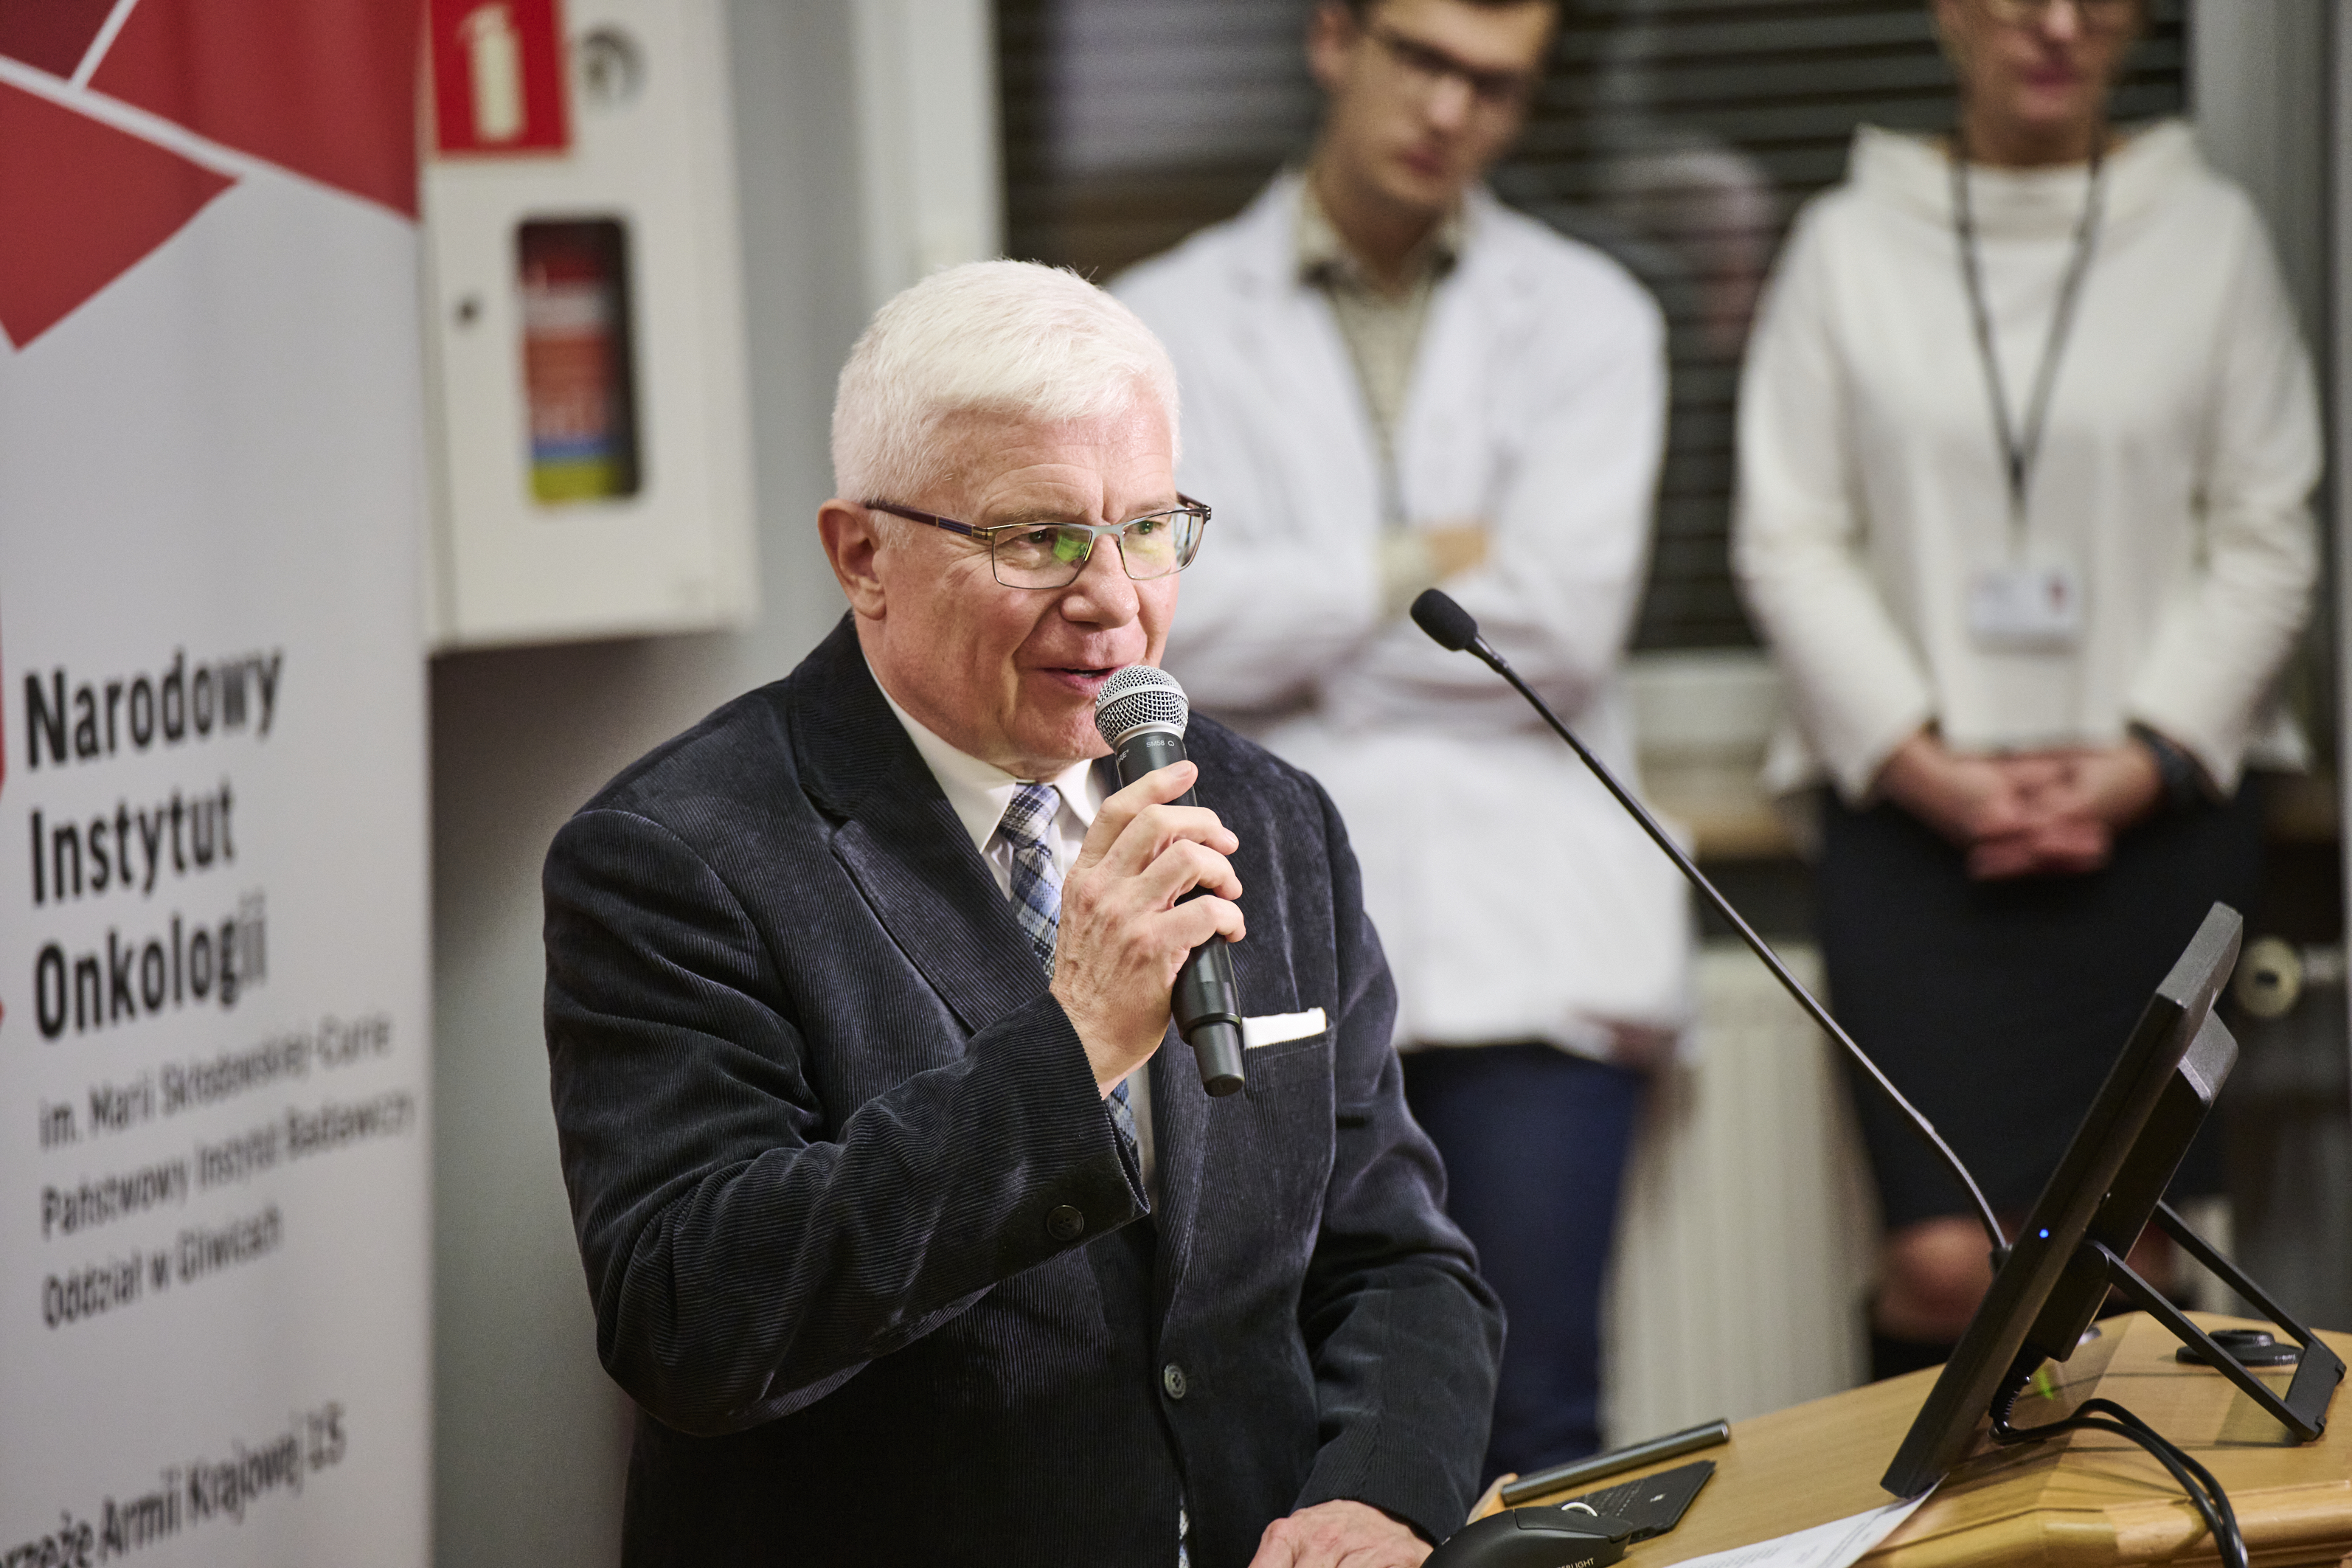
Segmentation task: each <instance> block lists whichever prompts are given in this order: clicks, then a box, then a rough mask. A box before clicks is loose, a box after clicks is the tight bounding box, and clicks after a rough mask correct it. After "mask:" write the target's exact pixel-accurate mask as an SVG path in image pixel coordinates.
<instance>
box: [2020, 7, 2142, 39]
mask: <svg viewBox="0 0 2352 1568" xmlns="http://www.w3.org/2000/svg"><path fill="white" fill-rule="evenodd" d="M2072 3H2073V5H2074V16H2075V18H2076V19H2077V20H2078V21H2079V22H2080V23H2081V24H2082V27H2083V30H2084V32H2086V33H2120V32H2123V31H2125V30H2126V29H2127V28H2131V27H2136V26H2138V25H2139V7H2140V0H2072ZM2057 8H2058V0H1986V5H1985V9H1986V10H1987V11H1989V12H1990V13H1991V15H1992V19H1993V20H1994V21H1996V22H1998V23H2000V25H2001V26H2005V27H2039V26H2044V25H2046V24H2047V23H2048V22H2049V20H2050V13H2051V12H2053V11H2054V10H2056V9H2057Z"/></svg>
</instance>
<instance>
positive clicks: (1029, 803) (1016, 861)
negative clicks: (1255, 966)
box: [996, 784, 1142, 1169]
mask: <svg viewBox="0 0 2352 1568" xmlns="http://www.w3.org/2000/svg"><path fill="white" fill-rule="evenodd" d="M1061 806H1062V795H1061V792H1060V791H1059V790H1056V789H1055V787H1054V786H1053V785H1052V784H1023V785H1022V786H1021V788H1020V790H1019V792H1018V793H1016V794H1015V795H1013V803H1012V804H1011V805H1007V806H1006V807H1005V808H1004V816H1003V820H1001V821H1000V822H998V823H997V825H996V831H997V832H999V833H1000V834H1003V836H1004V842H1005V843H1006V844H1008V845H1010V846H1012V847H1013V877H1012V886H1011V887H1010V888H1009V889H1007V894H1008V896H1009V897H1010V898H1011V899H1012V900H1013V918H1014V919H1015V920H1017V921H1020V922H1021V931H1022V933H1023V934H1024V935H1025V936H1026V937H1028V939H1029V948H1030V951H1031V952H1034V953H1035V954H1036V955H1037V962H1038V963H1040V964H1042V965H1044V966H1045V973H1047V974H1049V975H1050V974H1052V973H1054V933H1055V930H1056V928H1057V927H1058V926H1059V924H1060V922H1061V919H1062V879H1061V874H1060V872H1058V871H1057V870H1056V869H1055V866H1054V851H1053V847H1052V846H1050V845H1049V844H1047V843H1046V841H1045V833H1046V829H1048V828H1049V827H1051V826H1053V822H1054V814H1055V812H1056V811H1059V810H1060V809H1061ZM1103 1104H1104V1105H1105V1107H1107V1108H1108V1110H1109V1111H1110V1121H1111V1125H1112V1126H1113V1127H1115V1128H1117V1129H1118V1140H1119V1142H1121V1143H1123V1144H1125V1145H1126V1147H1127V1156H1128V1158H1129V1160H1130V1161H1134V1162H1137V1163H1138V1165H1137V1168H1138V1169H1140V1168H1141V1165H1140V1161H1141V1159H1142V1155H1141V1153H1140V1152H1139V1145H1138V1144H1137V1142H1136V1139H1135V1107H1134V1106H1133V1105H1132V1104H1130V1103H1129V1100H1128V1095H1127V1080H1126V1079H1120V1080H1119V1081H1118V1084H1117V1085H1116V1086H1114V1087H1113V1088H1112V1089H1111V1091H1110V1095H1109V1098H1108V1099H1107V1100H1104V1101H1103Z"/></svg>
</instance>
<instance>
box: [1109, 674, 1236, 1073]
mask: <svg viewBox="0 0 2352 1568" xmlns="http://www.w3.org/2000/svg"><path fill="white" fill-rule="evenodd" d="M1191 721H1192V704H1191V703H1189V702H1187V701H1186V700H1184V689H1183V688H1182V687H1181V686H1179V685H1177V684H1176V678H1175V677H1174V676H1172V675H1170V674H1169V673H1168V672H1167V671H1165V670H1161V669H1154V668H1151V666H1150V665H1148V664H1130V665H1129V666H1128V667H1127V668H1124V669H1118V670H1114V671H1112V672H1111V677H1110V679H1108V680H1106V681H1104V682H1103V688H1102V689H1101V690H1100V691H1097V693H1095V728H1096V729H1097V730H1099V731H1102V738H1103V739H1104V740H1106V741H1108V742H1110V749H1111V752H1112V754H1113V756H1114V757H1115V758H1116V760H1117V762H1118V782H1119V783H1120V784H1133V783H1134V782H1135V781H1136V780H1138V779H1139V778H1141V777H1142V776H1143V775H1144V774H1146V773H1150V772H1152V771H1154V770H1155V769H1159V768H1164V767H1166V766H1167V765H1168V764H1169V763H1181V762H1182V761H1183V760H1184V727H1185V725H1186V724H1188V723H1189V722H1191ZM1175 804H1177V805H1198V804H1199V802H1198V801H1197V800H1196V799H1195V798H1194V795H1193V792H1192V791H1191V790H1189V789H1188V790H1186V791H1185V792H1184V794H1183V795H1182V796H1181V798H1180V799H1178V800H1177V802H1176V803H1175ZM1168 1010H1169V1011H1170V1012H1171V1013H1172V1014H1173V1015H1175V1018H1176V1032H1177V1033H1178V1034H1180V1035H1181V1036H1183V1037H1184V1043H1185V1044H1187V1045H1189V1046H1191V1047H1192V1059H1193V1060H1194V1062H1195V1063H1196V1064H1198V1066H1199V1067H1200V1069H1201V1087H1202V1089H1207V1090H1208V1091H1209V1092H1210V1093H1211V1094H1213V1095H1227V1094H1231V1093H1233V1092H1234V1090H1236V1089H1240V1088H1241V1087H1242V1084H1243V1072H1242V994H1241V988H1240V987H1239V986H1237V985H1235V984H1234V960H1233V954H1231V953H1230V952H1226V951H1225V939H1224V938H1223V937H1221V936H1213V937H1211V938H1210V939H1209V940H1208V941H1206V942H1202V944H1201V945H1200V946H1198V947H1196V948H1194V949H1193V950H1192V955H1191V956H1190V957H1188V958H1186V959H1185V960H1184V967H1183V968H1181V969H1180V970H1178V971H1177V972H1176V984H1175V986H1174V988H1173V989H1172V990H1171V992H1170V993H1169V996H1168Z"/></svg>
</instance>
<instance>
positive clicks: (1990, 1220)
mask: <svg viewBox="0 0 2352 1568" xmlns="http://www.w3.org/2000/svg"><path fill="white" fill-rule="evenodd" d="M1412 624H1413V625H1415V626H1419V627H1420V628H1421V629H1422V630H1423V631H1424V632H1427V633H1428V634H1429V637H1430V640H1431V641H1433V642H1434V643H1435V644H1437V646H1438V647H1442V648H1444V649H1446V650H1447V651H1448V652H1452V653H1464V652H1467V653H1470V654H1473V655H1475V656H1476V657H1477V658H1479V659H1480V660H1481V661H1482V662H1484V663H1485V664H1486V667H1487V668H1490V669H1492V670H1493V671H1494V672H1495V673H1496V674H1497V675H1499V676H1501V677H1502V678H1503V679H1505V680H1507V681H1509V682H1510V683H1511V687H1512V689H1514V690H1516V691H1517V693H1518V694H1519V695H1520V696H1522V697H1524V698H1526V699H1527V700H1528V705H1529V706H1531V707H1532V708H1534V709H1535V710H1536V711H1537V712H1538V713H1540V714H1542V715H1543V721H1544V722H1545V723H1547V724H1549V725H1550V726H1551V727H1552V731H1553V732H1554V733H1556V734H1558V735H1559V738H1560V739H1561V740H1563V741H1566V742H1568V743H1569V745H1570V748H1571V749H1573V750H1574V751H1575V752H1576V754H1577V755H1578V756H1579V757H1580V758H1581V759H1583V762H1584V765H1585V766H1586V767H1588V768H1590V769H1591V770H1592V776H1593V777H1595V778H1597V779H1599V780H1600V781H1601V784H1602V786H1603V787H1604V788H1606V789H1607V790H1608V791H1609V793H1610V794H1611V795H1615V796H1616V797H1617V804H1618V805H1622V806H1623V807H1624V808H1625V809H1626V810H1627V811H1628V812H1630V813H1632V814H1633V820H1634V821H1636V822H1638V823H1640V824H1641V825H1642V831H1643V832H1644V833H1646V834H1648V835H1649V836H1650V841H1651V842H1652V843H1654V844H1655V845H1656V846H1657V847H1659V848H1661V849H1663V850H1664V851H1665V854H1666V858H1667V859H1669V860H1672V861H1673V862H1674V863H1675V868H1676V869H1678V870H1680V871H1681V872H1682V874H1683V875H1684V876H1685V877H1686V878H1688V879H1690V885H1691V886H1692V887H1694V888H1696V889H1698V890H1699V891H1700V893H1702V894H1703V895H1705V896H1706V901H1707V902H1708V903H1710V904H1713V905H1714V906H1715V909H1716V912H1717V914H1720V915H1721V916H1722V917H1723V918H1724V919H1725V920H1727V921H1730V922H1731V929H1732V930H1734V931H1738V933H1739V937H1740V940H1741V941H1743V942H1746V943H1747V944H1748V950H1749V951H1750V952H1754V953H1755V954H1756V956H1757V957H1758V958H1759V959H1762V960H1763V961H1764V967H1765V968H1767V969H1769V970H1770V971H1771V972H1772V978H1773V979H1775V980H1778V981H1779V982H1780V985H1781V988H1782V989H1783V990H1785V991H1787V992H1788V993H1789V994H1790V995H1791V996H1793V997H1795V998H1796V1000H1797V1005H1798V1006H1800V1007H1802V1008H1803V1009H1804V1010H1805V1013H1806V1016H1808V1017H1810V1018H1811V1019H1812V1021H1813V1022H1814V1023H1816V1024H1819V1025H1820V1026H1822V1031H1823V1032H1824V1033H1826V1034H1827V1035H1828V1036H1829V1037H1830V1038H1831V1039H1833V1040H1835V1041H1836V1042H1837V1043H1838V1044H1839V1045H1841V1046H1843V1047H1845V1052H1846V1055H1848V1056H1850V1057H1852V1058H1853V1059H1854V1061H1855V1063H1856V1064H1857V1065H1859V1066H1860V1067H1861V1068H1862V1070H1863V1071H1864V1073H1866V1074H1868V1075H1869V1078H1870V1081H1871V1082H1873V1083H1874V1084H1876V1085H1877V1086H1878V1089H1879V1092H1881V1093H1882V1094H1884V1095H1885V1096H1886V1098H1887V1099H1888V1100H1891V1101H1893V1102H1894V1104H1895V1109H1896V1110H1900V1111H1902V1112H1903V1114H1904V1115H1905V1116H1906V1117H1907V1118H1909V1119H1910V1122H1911V1126H1912V1129H1913V1130H1914V1131H1916V1132H1917V1133H1918V1134H1919V1136H1920V1137H1922V1138H1924V1139H1926V1140H1927V1143H1928V1146H1929V1147H1930V1148H1932V1149H1934V1150H1935V1151H1936V1152H1937V1155H1938V1156H1940V1157H1941V1158H1942V1160H1943V1162H1944V1163H1945V1164H1946V1165H1948V1166H1949V1167H1951V1172H1952V1174H1953V1175H1955V1176H1957V1177H1958V1178H1959V1183H1960V1185H1961V1186H1963V1187H1966V1188H1967V1189H1968V1193H1969V1197H1971V1198H1973V1199H1974V1200H1975V1201H1976V1205H1977V1217H1978V1219H1979V1221H1981V1222H1982V1223H1983V1225H1984V1227H1985V1234H1986V1235H1988V1236H1990V1237H1992V1245H1993V1251H1994V1252H1995V1254H1997V1255H1999V1254H2005V1253H2006V1252H2007V1251H2008V1249H2009V1240H2008V1238H2007V1237H2004V1236H2002V1235H2001V1233H2000V1220H1999V1219H1997V1218H1995V1217H1994V1215H1993V1212H1992V1205H1990V1203H1987V1202H1986V1201H1985V1195H1984V1193H1983V1191H1982V1189H1980V1188H1979V1187H1978V1185H1977V1180H1976V1178H1975V1177H1974V1176H1971V1175H1969V1168H1968V1167H1967V1166H1966V1165H1963V1164H1961V1163H1960V1157H1959V1156H1958V1154H1955V1153H1953V1152H1952V1147H1951V1145H1950V1144H1948V1143H1947V1142H1944V1138H1943V1134H1942V1133H1940V1132H1937V1131H1936V1127H1935V1123H1933V1122H1931V1121H1928V1120H1927V1118H1926V1117H1925V1116H1923V1115H1921V1114H1920V1113H1919V1110H1918V1108H1917V1107H1916V1106H1915V1105H1913V1104H1912V1103H1911V1102H1910V1101H1909V1100H1906V1099H1904V1098H1903V1091H1902V1090H1901V1089H1896V1088H1895V1085H1894V1083H1893V1082H1892V1081H1890V1080H1889V1079H1888V1078H1887V1076H1886V1075H1885V1073H1883V1072H1881V1071H1879V1070H1878V1064H1877V1063H1876V1062H1874V1061H1872V1060H1871V1059H1870V1058H1869V1057H1868V1056H1867V1055H1866V1054H1865V1053H1864V1051H1863V1048H1862V1047H1860V1046H1858V1045H1856V1044H1854V1043H1853V1036H1851V1035H1849V1034H1847V1033H1846V1032H1845V1029H1844V1026H1842V1025H1841V1024H1839V1022H1838V1021H1837V1020H1836V1019H1835V1018H1832V1017H1831V1016H1830V1014H1829V1009H1828V1008H1826V1007H1824V1006H1822V1005H1821V1004H1820V1003H1819V1002H1816V1001H1814V1000H1813V994H1812V993H1811V992H1810V991H1808V990H1806V989H1805V987H1804V985H1803V984H1801V982H1800V981H1799V980H1798V979H1797V977H1796V976H1795V975H1794V974H1791V973H1789V966H1788V965H1787V964H1785V963H1781V962H1780V954H1779V953H1777V952H1773V951H1772V949H1771V947H1770V945H1769V943H1767V942H1765V940H1764V939H1763V938H1762V937H1760V936H1758V935H1757V934H1756V931H1755V930H1754V928H1753V927H1751V926H1749V925H1748V922H1747V921H1745V920H1743V919H1741V918H1740V914H1739V911H1738V910H1735V909H1733V908H1732V907H1731V900H1728V899H1727V898H1725V897H1724V896H1723V895H1722V894H1721V893H1718V892H1717V891H1716V890H1715V884H1714V883H1712V882H1710V881H1708V880H1707V879H1706V873H1705V872H1703V871H1701V870H1700V869H1699V868H1698V867H1697V866H1696V864H1695V863H1694V862H1693V861H1692V860H1691V858H1690V857H1689V856H1687V855H1685V854H1684V853H1683V849H1682V846H1681V845H1679V844H1676V843H1675V841H1674V839H1673V838H1671V837H1668V836H1667V834H1666V830H1665V829H1664V828H1663V827H1661V826H1658V821H1657V818H1655V817H1654V816H1651V815H1650V813H1649V811H1648V809H1647V808H1646V807H1644V806H1643V805H1642V803H1641V802H1640V801H1638V800H1635V799H1634V798H1633V792H1632V791H1630V790H1628V789H1627V788H1626V787H1625V786H1624V785H1623V784H1619V783H1618V782H1617V775H1616V774H1614V773H1611V772H1610V771H1609V770H1608V768H1606V767H1605V766H1603V765H1602V764H1601V759H1600V758H1598V757H1596V756H1594V755H1593V754H1592V753H1591V752H1590V751H1587V750H1586V749H1585V745H1584V742H1581V741H1580V740H1578V739H1577V738H1576V736H1575V734H1574V733H1573V732H1572V731H1570V729H1569V727H1568V726H1567V725H1565V724H1563V723H1561V722H1560V721H1559V714H1557V713H1554V712H1553V711H1552V710H1551V708H1550V705H1549V704H1548V703H1546V702H1545V701H1544V700H1543V699H1542V698H1540V697H1538V696H1537V695H1536V694H1535V691H1534V689H1532V688H1530V687H1529V686H1528V683H1527V682H1526V681H1524V680H1521V679H1519V675H1518V671H1517V670H1515V669H1513V668H1511V667H1510V665H1509V663H1508V662H1507V661H1506V660H1505V659H1504V658H1503V656H1502V655H1501V654H1498V653H1496V651H1495V650H1494V649H1493V648H1492V647H1489V646H1487V643H1486V638H1485V637H1480V636H1479V635H1478V622H1477V620H1476V618H1475V616H1472V615H1471V614H1470V612H1469V611H1467V610H1465V609H1464V608H1463V607H1462V606H1461V605H1457V604H1455V603H1454V601H1453V599H1452V598H1450V597H1448V596H1447V595H1445V594H1444V592H1443V591H1442V590H1439V589H1436V588H1431V589H1428V590H1426V591H1425V592H1424V593H1423V595H1421V597H1419V598H1418V599H1415V600H1414V601H1413V602H1412Z"/></svg>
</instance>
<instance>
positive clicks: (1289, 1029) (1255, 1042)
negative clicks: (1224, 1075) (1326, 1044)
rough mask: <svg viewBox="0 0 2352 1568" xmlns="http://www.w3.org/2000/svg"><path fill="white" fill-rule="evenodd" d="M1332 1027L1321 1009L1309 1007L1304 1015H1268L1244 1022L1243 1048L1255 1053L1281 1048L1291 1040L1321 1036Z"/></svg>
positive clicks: (1245, 1019)
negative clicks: (1256, 1051)
mask: <svg viewBox="0 0 2352 1568" xmlns="http://www.w3.org/2000/svg"><path fill="white" fill-rule="evenodd" d="M1329 1027H1330V1024H1329V1022H1328V1020H1327V1019H1326V1018H1325V1017H1324V1016H1323V1009H1322V1008H1320V1007H1309V1008H1308V1009H1307V1011H1305V1012H1304V1013H1268V1014H1266V1015H1265V1016H1264V1017H1262V1018H1244V1019H1243V1020H1242V1048H1243V1049H1244V1050H1251V1051H1254V1050H1255V1049H1257V1047H1260V1046H1279V1045H1282V1044H1284V1043H1285V1042H1286V1041H1289V1040H1303V1039H1306V1038H1307V1037H1308V1036H1310V1035H1319V1034H1321V1033H1322V1032H1323V1031H1324V1030H1325V1029H1328V1028H1329Z"/></svg>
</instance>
